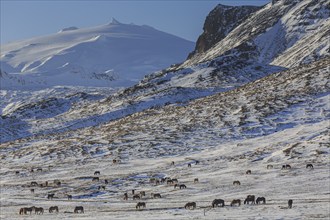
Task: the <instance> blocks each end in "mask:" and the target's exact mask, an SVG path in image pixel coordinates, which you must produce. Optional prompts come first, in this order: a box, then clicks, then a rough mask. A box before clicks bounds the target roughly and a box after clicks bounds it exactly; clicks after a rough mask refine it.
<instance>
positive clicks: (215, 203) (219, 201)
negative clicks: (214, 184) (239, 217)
mask: <svg viewBox="0 0 330 220" xmlns="http://www.w3.org/2000/svg"><path fill="white" fill-rule="evenodd" d="M224 206H225V200H223V199H215V200H213V202H212V207H213V208H214V207H224Z"/></svg>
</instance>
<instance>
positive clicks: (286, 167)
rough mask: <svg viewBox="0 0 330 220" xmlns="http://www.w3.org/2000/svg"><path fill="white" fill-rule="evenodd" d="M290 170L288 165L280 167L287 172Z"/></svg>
mask: <svg viewBox="0 0 330 220" xmlns="http://www.w3.org/2000/svg"><path fill="white" fill-rule="evenodd" d="M289 169H291V166H290V165H289V164H285V165H283V166H282V170H289Z"/></svg>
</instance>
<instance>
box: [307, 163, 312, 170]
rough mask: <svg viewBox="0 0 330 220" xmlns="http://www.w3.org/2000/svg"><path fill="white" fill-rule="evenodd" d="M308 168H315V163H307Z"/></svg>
mask: <svg viewBox="0 0 330 220" xmlns="http://www.w3.org/2000/svg"><path fill="white" fill-rule="evenodd" d="M308 168H309V169H313V168H314V167H313V164H311V163H309V164H307V165H306V169H308Z"/></svg>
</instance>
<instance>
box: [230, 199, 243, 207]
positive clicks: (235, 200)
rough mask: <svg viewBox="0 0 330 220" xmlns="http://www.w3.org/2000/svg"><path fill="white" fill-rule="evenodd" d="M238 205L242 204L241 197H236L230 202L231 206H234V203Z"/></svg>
mask: <svg viewBox="0 0 330 220" xmlns="http://www.w3.org/2000/svg"><path fill="white" fill-rule="evenodd" d="M236 204H237V205H238V206H240V205H241V200H240V199H234V200H233V201H231V203H230V206H233V205H236Z"/></svg>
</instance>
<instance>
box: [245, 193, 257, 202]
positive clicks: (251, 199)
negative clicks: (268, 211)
mask: <svg viewBox="0 0 330 220" xmlns="http://www.w3.org/2000/svg"><path fill="white" fill-rule="evenodd" d="M255 199H256V197H255V196H254V195H248V196H247V197H246V199H245V200H244V204H250V202H251V204H256V203H255Z"/></svg>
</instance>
